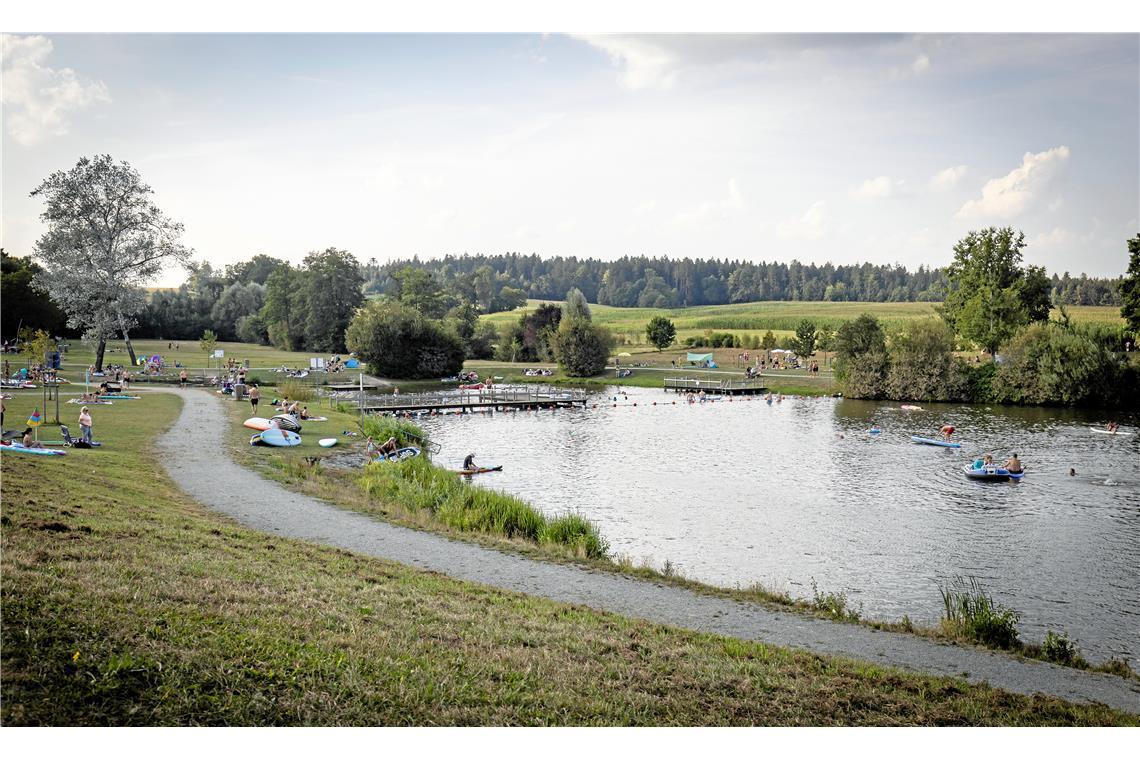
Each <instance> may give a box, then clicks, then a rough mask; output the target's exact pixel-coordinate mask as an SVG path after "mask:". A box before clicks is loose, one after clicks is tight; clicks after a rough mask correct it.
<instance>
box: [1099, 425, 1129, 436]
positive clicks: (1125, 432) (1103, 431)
mask: <svg viewBox="0 0 1140 760" xmlns="http://www.w3.org/2000/svg"><path fill="white" fill-rule="evenodd" d="M1089 430H1091V431H1093V432H1094V433H1104V434H1105V435H1132V433H1130V432H1128V431H1127V430H1117V431H1116V432H1115V433H1114V432H1112V431H1111V430H1105V429H1104V428H1094V427H1091V428H1089Z"/></svg>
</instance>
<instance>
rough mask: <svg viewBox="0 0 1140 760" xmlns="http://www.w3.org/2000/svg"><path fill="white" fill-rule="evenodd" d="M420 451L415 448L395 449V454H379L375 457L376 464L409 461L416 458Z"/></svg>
mask: <svg viewBox="0 0 1140 760" xmlns="http://www.w3.org/2000/svg"><path fill="white" fill-rule="evenodd" d="M419 453H420V450H419V448H418V447H416V446H405V447H404V448H402V449H396V453H395V454H381V455H380V456H378V457H376V461H377V462H402V461H403V460H405V459H411V458H412V457H414V456H417V455H418V454H419Z"/></svg>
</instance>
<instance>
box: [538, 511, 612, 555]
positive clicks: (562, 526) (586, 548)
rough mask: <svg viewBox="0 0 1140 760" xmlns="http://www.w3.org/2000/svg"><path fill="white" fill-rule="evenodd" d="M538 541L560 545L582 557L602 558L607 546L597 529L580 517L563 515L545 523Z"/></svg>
mask: <svg viewBox="0 0 1140 760" xmlns="http://www.w3.org/2000/svg"><path fill="white" fill-rule="evenodd" d="M538 540H539V542H540V543H544V544H560V545H562V546H568V547H570V548H572V549H573V550H574V553H575V554H578V555H579V556H583V557H591V558H595V557H604V556H606V552H608V551H609V544H607V543H606V541H605V539H603V538H602V536H601V534H600V533H598V528H597V526H596V525H594V524H593V523H592V522H590V521H589V520H587V519H586V518H584V517H582V516H581V515H574V514H570V515H563V516H561V517H556V518H554V519H552V520H549V521H547V523H546V525H544V526H543V527H542V530H541V531H539V534H538Z"/></svg>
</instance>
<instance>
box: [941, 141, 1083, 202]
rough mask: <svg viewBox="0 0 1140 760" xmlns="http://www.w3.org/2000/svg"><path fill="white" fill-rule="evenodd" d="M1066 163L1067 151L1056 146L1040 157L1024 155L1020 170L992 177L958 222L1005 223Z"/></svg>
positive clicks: (1033, 199) (1035, 196) (1039, 193)
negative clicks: (986, 219) (989, 219)
mask: <svg viewBox="0 0 1140 760" xmlns="http://www.w3.org/2000/svg"><path fill="white" fill-rule="evenodd" d="M1068 160H1069V148H1068V146H1066V145H1059V146H1057V147H1056V148H1050V149H1049V150H1045V151H1042V152H1040V153H1026V154H1025V155H1024V156H1023V157H1022V159H1021V166H1019V167H1017V168H1016V169H1014V170H1013V171H1011V172H1010V173H1009V174H1007V175H1005V176H1004V177H995V178H994V179H991V180H990V181H989V182H987V183H986V184H985V185H984V186H983V187H982V197H981V198H980V199H976V200H971V201H966V204H965V205H964V206H962V208H961V209H960V210H959V211H958V218H960V219H970V218H977V217H996V218H1000V219H1009V218H1011V217H1014V216H1017V215H1018V214H1020V213H1021V212H1022V211H1025V209H1027V208H1028V207H1029V206H1030V205H1031V204H1032V203H1033V202H1034V201H1035V200H1036V199H1037V197H1038V196H1039V195H1041V193H1042V192H1043V191H1044V190H1046V189H1047V188H1048V187H1049V186H1050V184H1051V183H1052V181H1053V179H1054V178H1055V177H1056V176H1057V174H1058V172H1059V171H1060V169H1061V167H1063V166H1064V165H1065V164H1066V163H1067V162H1068Z"/></svg>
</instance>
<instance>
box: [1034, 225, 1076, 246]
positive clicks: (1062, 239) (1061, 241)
mask: <svg viewBox="0 0 1140 760" xmlns="http://www.w3.org/2000/svg"><path fill="white" fill-rule="evenodd" d="M1074 239H1075V236H1074V235H1073V233H1071V232H1069V231H1068V230H1067V229H1065V228H1064V227H1054V228H1053V229H1052V231H1050V232H1042V233H1039V234H1038V235H1036V236H1034V238H1033V239H1032V240H1030V241H1029V244H1030V245H1036V246H1045V247H1048V246H1053V245H1065V244H1066V243H1071V242H1073V240H1074Z"/></svg>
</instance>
